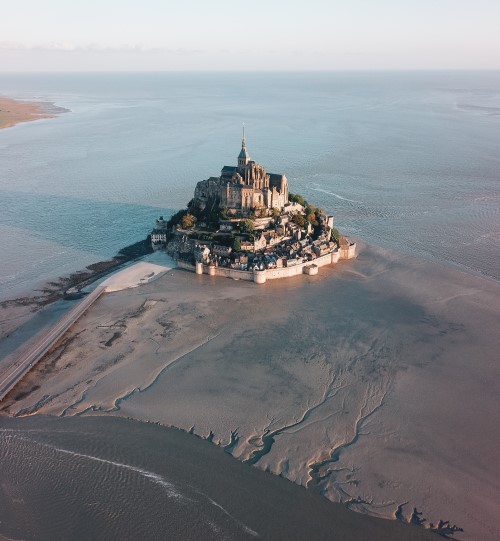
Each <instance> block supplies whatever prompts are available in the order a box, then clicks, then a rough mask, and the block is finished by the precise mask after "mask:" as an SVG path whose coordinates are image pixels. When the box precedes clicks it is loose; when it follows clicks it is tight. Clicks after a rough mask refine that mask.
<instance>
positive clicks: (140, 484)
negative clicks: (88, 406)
mask: <svg viewBox="0 0 500 541" xmlns="http://www.w3.org/2000/svg"><path fill="white" fill-rule="evenodd" d="M0 467H1V468H2V482H1V485H0V535H4V536H7V538H12V539H25V540H27V541H28V540H37V541H44V540H48V541H49V540H50V541H56V540H59V539H61V540H67V539H72V540H75V541H76V540H78V541H80V540H90V539H92V540H101V539H102V540H109V539H123V540H125V539H130V540H136V539H148V540H156V539H158V540H160V539H162V540H164V539H176V540H188V539H206V540H214V541H215V540H222V539H234V540H236V539H238V540H239V539H257V538H259V539H297V540H299V539H317V540H320V539H331V538H332V537H331V535H332V531H334V532H336V533H338V534H339V537H335V538H338V539H361V538H362V537H363V536H365V535H367V534H368V535H369V536H370V539H373V540H374V541H377V540H384V541H387V540H394V541H396V540H400V539H407V540H408V541H412V540H415V541H417V540H426V539H431V538H433V537H432V536H431V534H429V532H425V531H423V530H421V529H418V528H412V527H409V526H404V525H402V524H398V523H391V522H390V521H383V520H377V519H373V518H372V517H368V516H360V515H357V514H355V513H352V512H350V511H348V510H347V509H345V508H343V507H341V506H334V505H333V504H331V503H330V502H328V501H327V500H325V499H323V498H321V497H318V496H315V495H313V494H311V493H310V492H306V491H305V490H303V489H301V488H299V487H297V486H294V485H293V484H292V483H289V482H286V481H284V480H283V479H279V478H276V477H273V476H271V475H266V474H265V473H263V472H260V471H258V470H256V469H255V468H250V467H249V466H245V465H244V464H240V463H238V462H236V461H235V460H233V459H232V458H231V457H230V456H229V455H227V454H225V453H224V452H223V451H222V450H221V449H216V448H215V447H214V446H213V445H211V444H209V443H208V442H204V441H200V440H197V438H196V437H194V436H190V435H188V434H185V433H182V432H180V431H177V430H171V429H166V428H164V427H158V426H154V425H151V424H144V423H138V422H133V421H127V420H125V419H116V418H106V419H97V418H85V419H83V418H73V419H55V418H44V417H43V416H37V417H36V418H30V419H22V420H14V419H6V418H4V417H0ZM343 536H346V537H343Z"/></svg>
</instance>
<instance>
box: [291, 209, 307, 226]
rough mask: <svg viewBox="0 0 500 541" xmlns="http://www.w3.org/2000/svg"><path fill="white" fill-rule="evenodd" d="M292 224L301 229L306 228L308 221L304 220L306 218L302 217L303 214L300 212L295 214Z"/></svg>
mask: <svg viewBox="0 0 500 541" xmlns="http://www.w3.org/2000/svg"><path fill="white" fill-rule="evenodd" d="M292 222H293V223H294V224H296V225H298V226H299V227H304V225H305V223H306V221H305V219H304V216H302V214H300V212H297V214H294V215H293V216H292Z"/></svg>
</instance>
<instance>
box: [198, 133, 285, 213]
mask: <svg viewBox="0 0 500 541" xmlns="http://www.w3.org/2000/svg"><path fill="white" fill-rule="evenodd" d="M287 203H288V180H287V178H286V176H285V175H279V174H275V173H268V172H267V171H266V169H265V168H264V167H263V166H262V165H260V164H258V163H256V162H255V161H253V160H251V159H250V155H249V154H248V150H247V143H246V138H245V130H243V140H242V142H241V151H240V153H239V155H238V165H235V166H233V165H225V166H224V167H223V168H222V171H221V175H220V177H211V178H209V179H207V180H202V181H201V182H198V184H197V185H196V189H195V192H194V199H193V204H194V205H195V206H197V207H198V208H200V209H202V210H203V209H205V208H207V207H209V208H210V209H213V208H216V207H218V208H224V207H225V208H227V209H228V211H229V213H230V214H243V215H247V214H248V213H249V212H251V211H255V210H258V209H268V210H269V209H272V208H277V209H279V210H281V209H282V208H283V207H284V206H285V205H286V204H287Z"/></svg>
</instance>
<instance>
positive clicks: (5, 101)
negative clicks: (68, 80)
mask: <svg viewBox="0 0 500 541" xmlns="http://www.w3.org/2000/svg"><path fill="white" fill-rule="evenodd" d="M67 112H69V109H65V108H64V107H58V106H57V105H55V104H54V103H52V102H34V101H23V100H17V99H14V98H7V97H4V96H0V129H4V128H12V127H13V126H16V125H17V124H20V123H22V122H31V121H33V120H40V119H43V118H54V117H56V116H58V115H59V114H61V113H67Z"/></svg>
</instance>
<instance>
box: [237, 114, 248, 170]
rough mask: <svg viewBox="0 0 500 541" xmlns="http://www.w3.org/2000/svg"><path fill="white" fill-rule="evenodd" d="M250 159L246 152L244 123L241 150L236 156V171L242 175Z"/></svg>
mask: <svg viewBox="0 0 500 541" xmlns="http://www.w3.org/2000/svg"><path fill="white" fill-rule="evenodd" d="M249 161H250V156H249V155H248V152H247V139H246V137H245V124H243V138H242V140H241V150H240V154H239V156H238V173H239V174H240V175H242V176H243V174H244V172H245V167H246V165H247V163H248V162H249Z"/></svg>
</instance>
